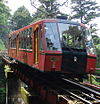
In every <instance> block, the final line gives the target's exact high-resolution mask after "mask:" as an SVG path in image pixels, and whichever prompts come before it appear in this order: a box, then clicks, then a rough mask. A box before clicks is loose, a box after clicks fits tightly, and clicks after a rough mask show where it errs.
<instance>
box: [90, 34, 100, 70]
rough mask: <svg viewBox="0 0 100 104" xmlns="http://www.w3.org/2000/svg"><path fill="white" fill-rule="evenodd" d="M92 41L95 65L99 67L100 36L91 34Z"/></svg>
mask: <svg viewBox="0 0 100 104" xmlns="http://www.w3.org/2000/svg"><path fill="white" fill-rule="evenodd" d="M92 37H93V41H94V45H95V48H96V54H97V67H98V68H100V38H99V37H98V36H97V35H93V36H92Z"/></svg>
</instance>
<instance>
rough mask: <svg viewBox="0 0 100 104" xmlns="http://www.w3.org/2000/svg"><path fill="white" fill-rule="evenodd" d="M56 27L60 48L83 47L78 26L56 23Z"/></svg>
mask: <svg viewBox="0 0 100 104" xmlns="http://www.w3.org/2000/svg"><path fill="white" fill-rule="evenodd" d="M58 27H59V32H60V39H61V44H62V48H69V47H70V48H77V49H83V48H85V47H84V40H83V36H82V32H81V27H80V26H77V25H72V24H64V23H58Z"/></svg>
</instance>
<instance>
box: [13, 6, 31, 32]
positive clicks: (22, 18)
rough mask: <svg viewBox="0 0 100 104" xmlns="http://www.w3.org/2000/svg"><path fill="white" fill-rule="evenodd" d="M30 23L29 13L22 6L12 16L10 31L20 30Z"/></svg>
mask: <svg viewBox="0 0 100 104" xmlns="http://www.w3.org/2000/svg"><path fill="white" fill-rule="evenodd" d="M31 22H32V17H31V16H30V13H29V11H28V10H27V9H26V8H25V7H24V6H22V7H20V8H18V9H17V10H16V11H15V13H14V15H13V16H12V19H11V23H12V30H17V29H20V28H22V27H24V26H26V25H29V24H30V23H31Z"/></svg>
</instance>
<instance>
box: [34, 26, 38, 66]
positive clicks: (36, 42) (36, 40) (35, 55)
mask: <svg viewBox="0 0 100 104" xmlns="http://www.w3.org/2000/svg"><path fill="white" fill-rule="evenodd" d="M38 62H39V26H36V27H35V29H34V64H38Z"/></svg>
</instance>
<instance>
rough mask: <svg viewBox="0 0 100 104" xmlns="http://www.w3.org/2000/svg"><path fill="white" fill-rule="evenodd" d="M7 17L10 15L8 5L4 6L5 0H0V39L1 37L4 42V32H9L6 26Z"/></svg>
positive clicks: (5, 37)
mask: <svg viewBox="0 0 100 104" xmlns="http://www.w3.org/2000/svg"><path fill="white" fill-rule="evenodd" d="M9 17H10V9H9V7H7V6H6V2H5V1H4V0H0V39H2V40H3V41H4V43H5V44H6V43H7V42H6V40H7V35H6V34H7V33H8V32H9V28H8V25H9V24H8V20H9ZM2 40H1V41H2Z"/></svg>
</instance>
